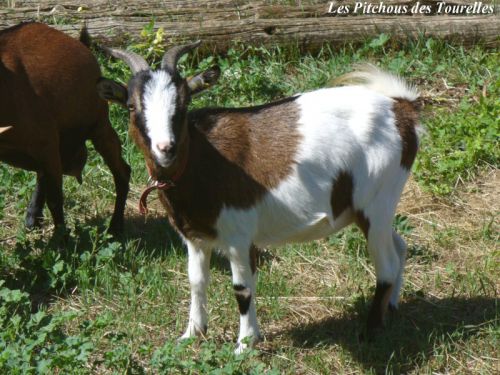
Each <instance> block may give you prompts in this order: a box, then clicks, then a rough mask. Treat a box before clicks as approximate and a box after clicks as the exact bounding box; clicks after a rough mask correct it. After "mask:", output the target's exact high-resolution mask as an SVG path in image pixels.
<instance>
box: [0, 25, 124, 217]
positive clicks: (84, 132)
mask: <svg viewBox="0 0 500 375" xmlns="http://www.w3.org/2000/svg"><path fill="white" fill-rule="evenodd" d="M100 77H101V73H100V69H99V65H98V63H97V60H96V58H95V57H94V56H93V55H92V53H91V51H90V50H89V49H88V48H87V47H86V46H85V45H83V44H82V43H81V42H80V41H78V40H75V39H73V38H71V37H69V36H67V35H65V34H63V33H61V32H60V31H57V30H55V29H52V28H50V27H48V26H46V25H44V24H40V23H26V24H21V25H18V26H14V27H12V28H10V29H6V30H3V31H1V32H0V102H1V103H2V105H1V107H0V127H2V126H12V129H11V130H10V131H9V132H7V133H6V134H5V135H2V137H1V138H0V160H2V161H4V162H6V163H9V164H11V165H13V166H15V167H20V168H23V169H28V170H32V171H36V172H37V173H39V177H42V175H43V176H44V178H46V179H48V180H49V182H48V185H50V186H52V187H51V188H50V189H52V191H47V201H48V203H49V208H51V212H52V214H53V216H54V209H55V207H54V204H57V205H59V203H54V204H52V205H51V202H50V201H51V198H53V199H52V200H54V199H55V200H56V201H58V200H61V202H60V203H61V206H62V190H61V191H58V192H55V191H54V189H56V187H55V186H57V185H61V184H62V181H61V175H62V174H70V175H73V176H75V177H78V176H79V174H80V173H81V169H82V168H83V166H84V164H85V160H86V146H85V141H86V140H87V139H91V140H92V141H93V142H94V143H95V142H98V143H100V142H102V143H104V142H110V147H109V150H108V151H105V153H106V154H108V155H104V154H103V156H104V159H105V161H106V162H107V163H108V165H110V168H111V169H112V171H113V175H115V180H116V177H117V176H119V177H118V178H119V179H120V180H121V182H120V183H121V184H122V185H123V184H126V185H127V186H128V171H127V169H128V166H127V165H126V164H125V163H124V162H123V160H122V159H121V156H120V152H121V150H120V145H119V142H118V138H117V136H116V133H115V132H114V130H113V129H112V128H111V125H110V123H109V119H108V105H107V103H106V102H105V101H104V100H102V99H101V98H100V97H99V96H98V94H97V90H96V84H97V81H98V80H99V78H100ZM106 137H111V138H112V139H111V140H106V139H105V138H106ZM96 146H97V145H96ZM97 148H98V151H99V152H101V153H102V150H103V149H106V146H104V145H99V146H97ZM110 160H112V161H111V164H110V162H109V161H110ZM57 189H58V190H59V188H57ZM121 190H123V191H125V190H127V189H125V188H123V187H122V188H121ZM125 195H126V193H125ZM120 199H121V200H123V197H121V198H120ZM51 206H52V207H51ZM56 210H57V211H59V212H58V213H56V215H55V216H57V218H56V217H54V221H55V222H56V225H57V224H62V223H61V220H62V217H61V214H62V207H61V208H60V209H56Z"/></svg>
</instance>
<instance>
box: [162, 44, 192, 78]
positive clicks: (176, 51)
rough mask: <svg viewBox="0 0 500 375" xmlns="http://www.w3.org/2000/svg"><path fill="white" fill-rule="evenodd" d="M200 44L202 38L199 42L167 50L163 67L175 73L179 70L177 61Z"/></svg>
mask: <svg viewBox="0 0 500 375" xmlns="http://www.w3.org/2000/svg"><path fill="white" fill-rule="evenodd" d="M200 44H201V40H198V41H197V42H194V43H191V44H186V45H183V46H176V47H172V48H170V49H169V50H168V51H167V52H165V55H163V59H162V60H161V68H162V69H167V70H168V71H170V72H172V73H175V72H176V71H177V62H178V61H179V59H180V58H181V57H182V56H183V55H185V54H186V53H188V52H189V51H191V50H193V49H195V48H196V47H198V46H199V45H200Z"/></svg>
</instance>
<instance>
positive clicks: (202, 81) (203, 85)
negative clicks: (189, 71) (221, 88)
mask: <svg viewBox="0 0 500 375" xmlns="http://www.w3.org/2000/svg"><path fill="white" fill-rule="evenodd" d="M219 77H220V68H219V67H218V66H217V65H214V66H212V67H211V68H210V69H208V70H205V71H204V72H203V73H200V74H197V75H195V76H194V77H189V78H188V79H187V84H188V87H189V92H190V93H191V95H194V94H198V93H199V92H201V91H203V90H205V89H207V88H209V87H211V86H213V85H214V84H215V83H216V82H217V80H218V79H219Z"/></svg>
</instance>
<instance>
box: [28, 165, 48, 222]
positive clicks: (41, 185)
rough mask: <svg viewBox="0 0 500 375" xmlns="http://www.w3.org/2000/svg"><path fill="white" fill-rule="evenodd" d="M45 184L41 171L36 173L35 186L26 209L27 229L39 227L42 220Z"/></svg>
mask: <svg viewBox="0 0 500 375" xmlns="http://www.w3.org/2000/svg"><path fill="white" fill-rule="evenodd" d="M45 194H46V186H45V179H44V176H43V174H42V173H40V172H39V173H37V175H36V186H35V191H34V192H33V195H32V196H31V201H30V204H29V205H28V209H27V210H26V220H25V225H26V228H27V229H34V228H39V227H40V226H41V224H42V221H43V207H44V206H45V198H46V196H45Z"/></svg>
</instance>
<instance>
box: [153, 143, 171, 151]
mask: <svg viewBox="0 0 500 375" xmlns="http://www.w3.org/2000/svg"><path fill="white" fill-rule="evenodd" d="M170 145H171V143H170V142H158V143H157V144H156V148H157V149H158V150H159V151H161V152H168V151H169V149H170V148H171V146H170Z"/></svg>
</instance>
